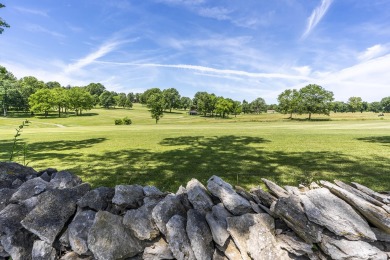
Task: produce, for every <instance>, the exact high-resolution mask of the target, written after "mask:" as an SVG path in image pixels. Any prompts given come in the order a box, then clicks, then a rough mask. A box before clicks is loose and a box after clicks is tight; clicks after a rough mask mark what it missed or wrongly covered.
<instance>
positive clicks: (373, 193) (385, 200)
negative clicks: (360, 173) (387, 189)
mask: <svg viewBox="0 0 390 260" xmlns="http://www.w3.org/2000/svg"><path fill="white" fill-rule="evenodd" d="M351 184H352V185H353V186H354V187H355V188H356V189H358V190H360V191H362V192H364V193H366V194H367V195H370V196H371V197H373V198H374V199H377V200H379V201H380V202H383V203H386V204H390V195H384V194H380V193H378V192H376V191H373V190H371V189H370V188H368V187H366V186H363V185H361V184H359V183H356V182H351Z"/></svg>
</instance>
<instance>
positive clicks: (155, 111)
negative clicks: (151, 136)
mask: <svg viewBox="0 0 390 260" xmlns="http://www.w3.org/2000/svg"><path fill="white" fill-rule="evenodd" d="M147 106H148V108H150V113H151V116H152V118H154V119H156V124H157V123H158V120H160V119H161V118H162V117H163V115H164V109H165V100H164V96H163V95H162V94H161V93H154V94H152V95H150V96H149V98H148V102H147Z"/></svg>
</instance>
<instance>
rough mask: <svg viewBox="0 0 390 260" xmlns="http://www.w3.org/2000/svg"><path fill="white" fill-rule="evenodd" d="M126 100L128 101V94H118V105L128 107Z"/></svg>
mask: <svg viewBox="0 0 390 260" xmlns="http://www.w3.org/2000/svg"><path fill="white" fill-rule="evenodd" d="M126 101H127V97H126V94H125V93H119V94H118V96H117V103H116V105H117V106H118V107H123V108H124V107H126Z"/></svg>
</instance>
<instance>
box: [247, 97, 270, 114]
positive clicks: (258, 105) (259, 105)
mask: <svg viewBox="0 0 390 260" xmlns="http://www.w3.org/2000/svg"><path fill="white" fill-rule="evenodd" d="M250 106H251V111H253V112H254V113H256V114H260V113H261V112H265V111H266V110H267V104H266V103H265V101H264V99H263V98H260V97H259V98H256V99H255V100H253V101H252V102H251V103H250Z"/></svg>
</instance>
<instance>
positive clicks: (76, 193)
mask: <svg viewBox="0 0 390 260" xmlns="http://www.w3.org/2000/svg"><path fill="white" fill-rule="evenodd" d="M89 189H90V186H89V184H86V183H84V184H81V185H79V186H77V187H74V188H69V189H54V190H49V191H47V192H45V193H43V194H41V195H40V201H41V202H40V203H39V204H38V205H37V206H36V207H35V208H34V209H33V210H32V211H31V212H30V213H28V214H27V216H26V217H25V218H24V219H23V221H22V222H21V224H22V225H23V227H24V228H26V229H27V230H29V231H30V232H32V233H34V234H36V235H37V236H38V237H39V238H40V239H41V240H43V241H45V242H47V243H48V244H50V245H51V244H53V242H54V240H55V238H56V237H57V235H58V234H59V233H60V232H61V230H62V229H63V227H64V225H65V223H66V222H67V221H68V220H69V218H70V217H71V216H72V215H73V214H74V212H75V210H76V201H77V200H78V199H79V198H81V197H82V196H83V195H84V194H85V193H87V192H88V191H89Z"/></svg>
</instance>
